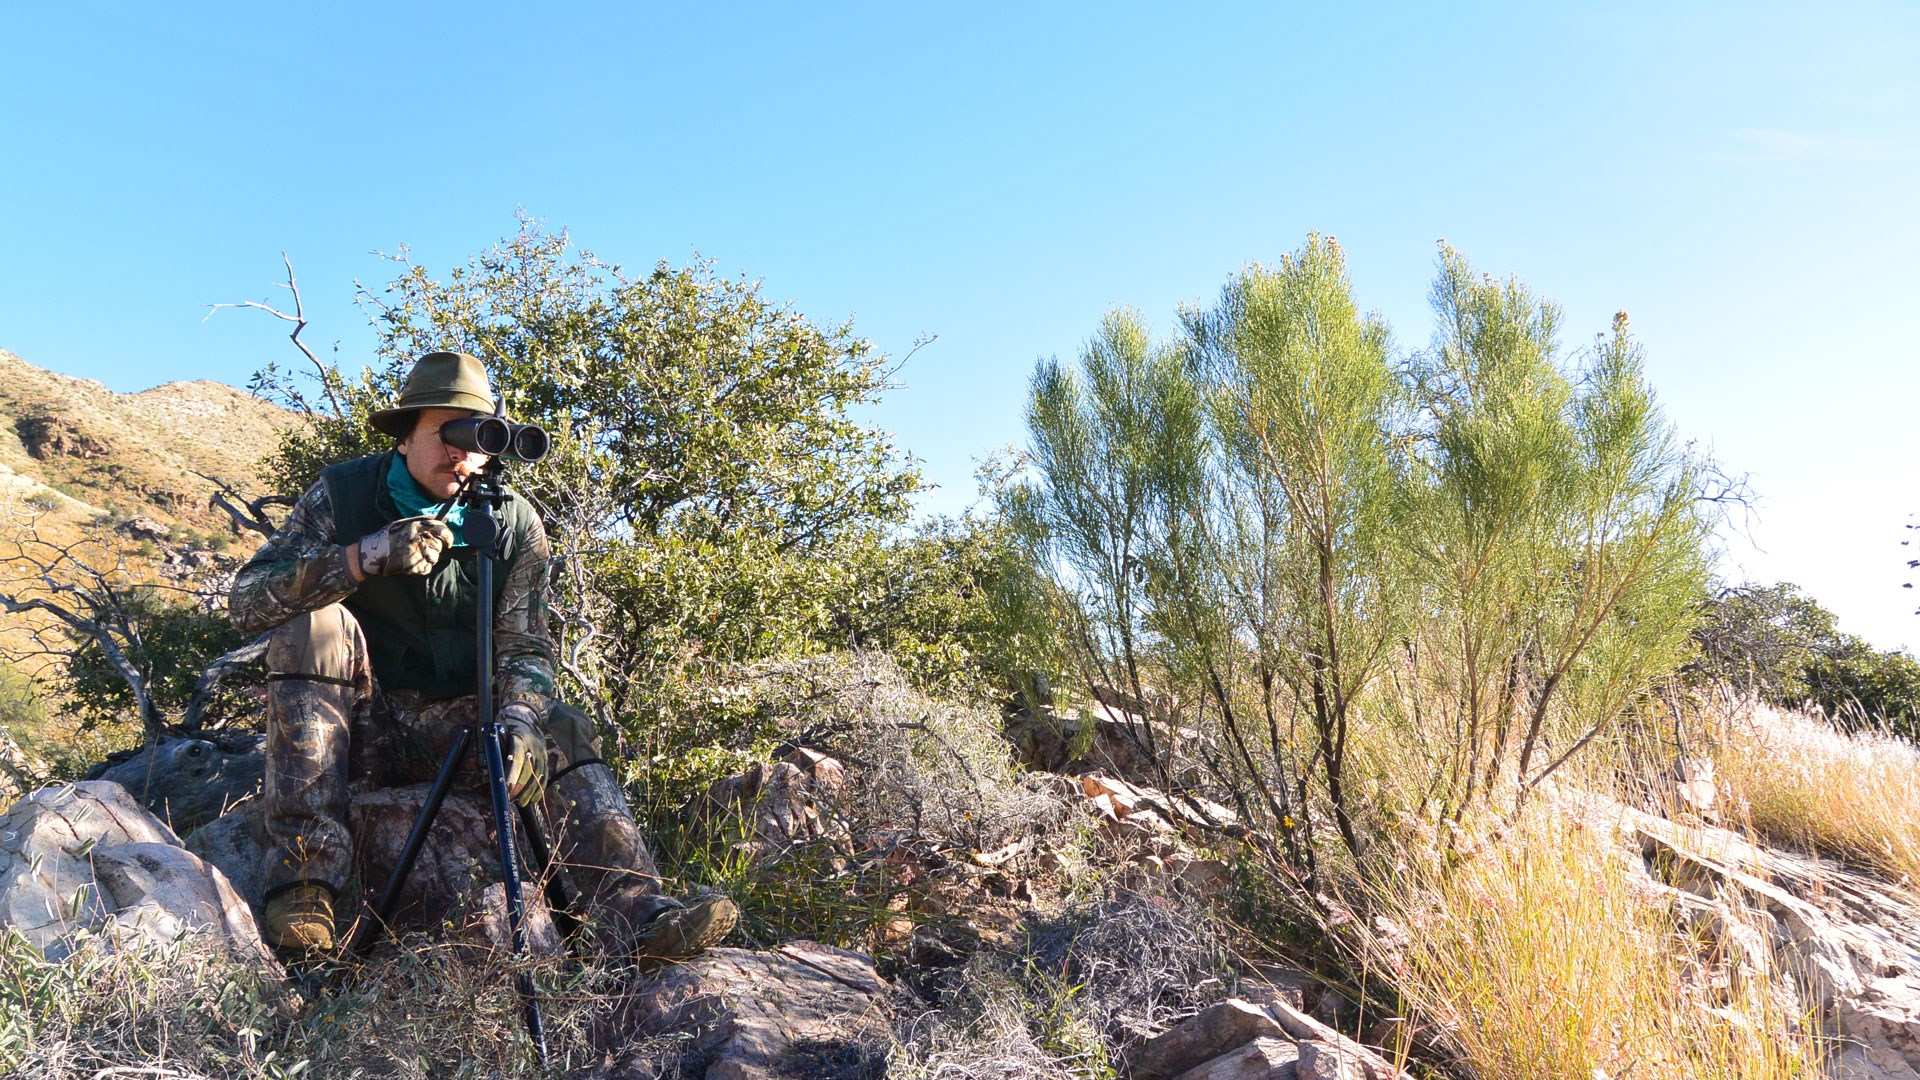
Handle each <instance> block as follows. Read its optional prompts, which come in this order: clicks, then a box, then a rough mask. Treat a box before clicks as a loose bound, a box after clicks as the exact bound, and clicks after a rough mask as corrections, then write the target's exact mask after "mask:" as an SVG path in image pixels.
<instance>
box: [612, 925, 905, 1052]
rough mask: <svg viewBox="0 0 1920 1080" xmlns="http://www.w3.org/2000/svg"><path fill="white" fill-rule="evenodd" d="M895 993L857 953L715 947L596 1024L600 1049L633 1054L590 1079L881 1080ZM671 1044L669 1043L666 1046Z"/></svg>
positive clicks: (806, 947) (814, 947)
mask: <svg viewBox="0 0 1920 1080" xmlns="http://www.w3.org/2000/svg"><path fill="white" fill-rule="evenodd" d="M891 996H892V989H891V988H890V987H889V986H888V985H887V983H886V982H885V981H884V980H883V979H881V978H880V976H879V975H878V974H877V973H876V972H875V971H874V969H873V963H872V961H870V960H868V959H867V958H866V957H864V956H861V955H860V954H858V953H852V952H847V951H846V950H843V949H835V948H831V947H829V946H826V945H818V944H815V943H813V942H811V941H793V942H788V943H787V944H785V945H781V946H779V947H778V948H775V949H772V950H770V951H767V952H750V951H748V950H745V949H714V950H713V951H711V952H709V953H707V954H706V955H705V956H702V957H700V958H699V959H697V960H693V961H691V962H689V963H685V964H680V965H676V966H674V967H670V968H667V969H666V970H664V971H661V972H660V973H658V974H656V975H654V976H652V977H650V978H647V979H645V980H642V981H641V982H640V983H639V984H637V985H636V986H635V987H634V988H633V989H632V990H631V991H630V992H629V993H628V994H626V995H625V996H624V997H623V998H622V999H621V1000H620V1001H619V1002H618V1003H617V1004H616V1005H615V1007H614V1008H613V1009H612V1010H611V1012H610V1013H609V1014H608V1015H607V1016H606V1017H605V1018H604V1019H603V1020H602V1021H601V1022H600V1024H599V1025H598V1026H597V1030H596V1032H595V1035H596V1041H598V1042H599V1043H600V1045H603V1046H609V1047H624V1046H635V1047H636V1048H635V1049H630V1050H627V1051H625V1052H624V1053H623V1055H622V1056H621V1057H620V1058H619V1059H617V1060H616V1061H614V1062H613V1063H612V1064H611V1065H610V1066H607V1067H605V1068H602V1069H598V1070H595V1071H593V1072H592V1073H590V1074H588V1075H589V1077H590V1078H591V1080H641V1078H647V1080H652V1078H654V1077H659V1076H664V1075H673V1076H689V1077H705V1078H706V1080H773V1078H776V1077H795V1076H806V1077H820V1078H822V1080H866V1078H873V1080H878V1078H879V1077H882V1076H885V1075H886V1066H887V1054H886V1051H887V1046H888V1042H889V1036H890V1027H889V1023H890V1019H891V1015H892V1006H891ZM668 1039H671V1040H673V1041H662V1040H668Z"/></svg>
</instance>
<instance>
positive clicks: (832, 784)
mask: <svg viewBox="0 0 1920 1080" xmlns="http://www.w3.org/2000/svg"><path fill="white" fill-rule="evenodd" d="M846 799H847V772H846V769H845V768H844V767H842V766H841V764H840V763H839V762H838V761H836V760H834V759H833V758H830V757H827V756H826V755H824V754H820V753H817V752H815V751H812V750H808V749H806V748H804V747H802V748H799V749H796V750H794V751H793V752H792V753H790V754H788V755H787V756H786V757H785V758H784V759H782V760H780V761H775V762H761V763H759V764H756V765H754V766H753V767H752V768H749V769H748V770H747V771H746V772H744V773H741V774H740V775H738V776H730V777H727V778H725V779H723V780H716V781H714V782H713V784H712V785H711V786H710V787H708V788H707V790H706V792H705V794H703V795H701V796H700V797H699V798H697V799H695V800H694V801H693V803H692V805H691V806H689V807H688V808H687V811H686V813H685V814H684V815H683V818H684V820H685V822H686V825H687V830H688V833H689V835H690V836H691V837H692V838H693V839H694V840H695V841H696V842H699V843H704V844H708V845H713V846H722V845H724V846H731V847H733V848H734V849H735V850H738V851H741V852H744V853H746V854H747V856H748V857H749V858H750V859H751V860H752V861H753V864H754V865H756V866H767V865H771V864H772V863H776V862H779V861H780V860H782V859H785V858H787V857H789V856H791V855H793V854H795V853H796V852H798V851H801V850H803V849H804V850H810V851H813V852H822V851H824V852H826V853H827V856H828V858H829V859H830V860H835V859H840V858H843V857H844V856H846V855H848V854H851V843H852V841H851V837H850V835H849V831H848V826H847V820H846V809H847V807H846Z"/></svg>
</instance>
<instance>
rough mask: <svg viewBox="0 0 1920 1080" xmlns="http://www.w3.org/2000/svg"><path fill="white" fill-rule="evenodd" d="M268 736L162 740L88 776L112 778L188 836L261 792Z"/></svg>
mask: <svg viewBox="0 0 1920 1080" xmlns="http://www.w3.org/2000/svg"><path fill="white" fill-rule="evenodd" d="M266 740H267V737H266V736H265V735H261V734H259V733H257V732H230V733H209V735H208V737H206V738H179V737H170V738H163V739H161V740H160V741H158V742H156V743H152V744H149V745H146V746H143V747H141V748H139V749H138V750H136V751H134V752H132V753H130V754H120V755H115V757H114V759H113V760H110V761H107V762H105V763H103V764H101V765H97V766H95V767H94V768H93V769H92V770H91V771H89V772H88V773H87V779H89V780H111V781H113V782H114V783H116V784H119V785H120V786H121V787H124V788H126V789H127V791H128V792H129V793H130V794H132V795H133V797H134V798H136V799H138V800H140V802H141V803H143V804H144V805H145V806H146V807H147V809H149V810H151V811H153V812H154V814H155V815H157V816H158V817H159V818H160V820H162V821H165V822H167V823H168V824H169V825H171V826H172V827H173V829H174V831H176V832H178V833H180V834H182V835H185V834H186V833H189V832H191V831H193V830H194V829H196V828H198V827H199V826H200V825H202V824H204V823H206V822H209V821H212V820H213V819H214V818H217V817H219V816H220V815H221V814H223V813H225V812H226V811H227V809H228V808H229V807H231V806H234V805H236V804H238V803H240V802H241V801H243V800H245V799H248V798H250V797H252V796H253V795H255V794H256V793H258V792H259V790H260V782H261V778H262V777H263V776H264V775H265V774H266V767H267V754H266Z"/></svg>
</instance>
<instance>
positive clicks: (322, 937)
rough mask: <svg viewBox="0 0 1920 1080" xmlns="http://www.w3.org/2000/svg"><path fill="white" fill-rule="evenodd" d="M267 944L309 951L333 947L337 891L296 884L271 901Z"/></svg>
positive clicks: (317, 951) (325, 950) (268, 911)
mask: <svg viewBox="0 0 1920 1080" xmlns="http://www.w3.org/2000/svg"><path fill="white" fill-rule="evenodd" d="M265 936H266V939H267V944H269V945H272V946H274V947H275V948H279V949H285V950H287V951H289V952H297V953H303V954H307V955H314V954H324V953H331V952H332V951H333V945H334V942H333V894H332V893H330V892H328V891H327V887H326V886H324V885H295V886H293V887H292V888H290V889H287V890H285V891H284V892H280V893H276V894H275V895H274V897H273V899H271V900H268V901H267V925H266V935H265Z"/></svg>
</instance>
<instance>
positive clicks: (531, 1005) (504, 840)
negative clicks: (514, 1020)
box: [480, 719, 547, 1067]
mask: <svg viewBox="0 0 1920 1080" xmlns="http://www.w3.org/2000/svg"><path fill="white" fill-rule="evenodd" d="M480 753H481V754H482V756H484V757H485V758H486V760H487V790H488V792H489V793H490V794H491V795H492V796H493V831H494V835H495V836H496V837H497V838H498V839H499V842H500V880H501V882H502V883H503V884H504V885H505V886H506V894H507V930H508V933H509V935H510V936H511V938H512V940H513V951H514V953H515V954H516V955H521V956H524V955H525V954H526V951H527V930H526V911H525V910H524V908H523V901H522V898H521V895H520V856H519V854H518V853H517V852H516V851H515V850H514V844H513V814H512V807H513V801H512V800H511V799H510V798H508V796H507V764H506V759H505V756H504V755H503V754H502V753H501V752H500V725H499V724H498V723H496V722H494V721H492V720H488V719H483V720H481V722H480ZM514 988H515V989H516V990H518V991H519V992H520V1001H521V1003H522V1004H523V1005H525V1007H526V1014H527V1034H528V1035H530V1036H532V1038H533V1045H534V1049H535V1051H536V1052H537V1053H538V1054H539V1055H540V1064H541V1066H542V1067H545V1066H546V1064H547V1025H546V1021H545V1020H544V1019H543V1018H542V1017H541V1015H540V998H539V996H538V995H537V994H536V993H535V991H534V986H533V976H532V975H531V974H529V973H528V972H526V971H521V972H520V973H519V974H518V975H516V976H515V977H514Z"/></svg>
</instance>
